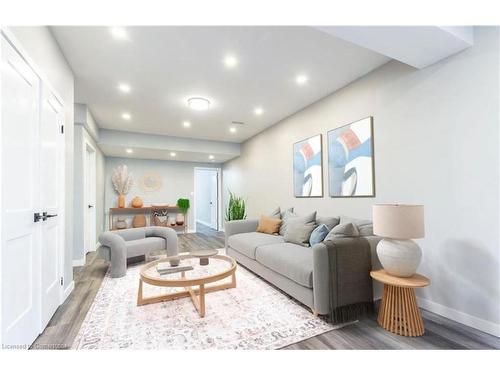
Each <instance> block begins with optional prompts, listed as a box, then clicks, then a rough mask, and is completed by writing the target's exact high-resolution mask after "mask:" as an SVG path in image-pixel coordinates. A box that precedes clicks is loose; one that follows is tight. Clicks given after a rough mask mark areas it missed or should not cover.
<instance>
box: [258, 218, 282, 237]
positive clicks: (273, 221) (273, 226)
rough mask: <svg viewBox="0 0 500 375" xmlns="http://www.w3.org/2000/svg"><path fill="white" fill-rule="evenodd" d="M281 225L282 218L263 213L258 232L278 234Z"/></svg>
mask: <svg viewBox="0 0 500 375" xmlns="http://www.w3.org/2000/svg"><path fill="white" fill-rule="evenodd" d="M280 226H281V219H277V218H272V217H268V216H264V215H262V216H261V217H260V220H259V225H258V226H257V230H256V232H260V233H267V234H278V231H279V230H280Z"/></svg>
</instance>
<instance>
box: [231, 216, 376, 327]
mask: <svg viewBox="0 0 500 375" xmlns="http://www.w3.org/2000/svg"><path fill="white" fill-rule="evenodd" d="M319 221H321V219H320V218H318V219H317V222H319ZM339 221H340V220H337V222H336V223H337V224H338V222H339ZM365 222H366V221H365ZM334 225H335V224H334ZM257 226H258V220H237V221H230V222H226V223H225V236H226V252H227V254H228V255H229V256H231V257H233V258H234V259H235V260H236V261H237V262H238V263H240V264H241V265H243V266H245V267H246V268H248V269H250V270H251V271H253V272H255V273H256V274H258V275H259V276H261V277H262V278H264V279H265V280H267V281H268V282H270V283H272V284H274V285H275V286H277V287H278V288H279V289H281V290H283V291H284V292H286V293H287V294H288V295H290V296H292V297H294V298H295V299H297V300H298V301H300V302H302V303H303V304H304V305H306V306H308V307H309V308H311V310H312V312H313V313H314V314H315V315H317V314H321V315H330V316H331V317H332V319H333V320H334V321H337V322H342V321H349V320H353V319H356V318H357V316H359V313H362V312H364V311H366V310H367V309H370V307H371V305H372V302H373V290H372V281H371V278H370V275H369V273H370V271H371V269H372V256H373V252H374V249H375V246H376V243H377V242H378V237H375V236H373V235H372V234H371V233H370V230H369V229H368V230H366V229H365V231H364V232H363V231H360V235H359V236H357V237H338V238H337V237H336V238H330V239H329V240H325V241H323V242H321V243H318V244H315V245H314V246H312V247H304V246H301V245H298V244H295V243H289V242H285V239H284V236H282V235H271V234H265V233H260V232H256V229H257ZM370 228H371V227H370Z"/></svg>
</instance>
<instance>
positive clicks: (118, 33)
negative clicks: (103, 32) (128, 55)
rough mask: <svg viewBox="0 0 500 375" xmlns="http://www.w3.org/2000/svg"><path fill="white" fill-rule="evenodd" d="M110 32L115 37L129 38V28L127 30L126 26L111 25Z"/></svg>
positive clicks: (120, 38)
mask: <svg viewBox="0 0 500 375" xmlns="http://www.w3.org/2000/svg"><path fill="white" fill-rule="evenodd" d="M109 31H110V33H111V35H112V36H113V38H115V39H119V40H126V39H128V33H127V30H125V28H124V27H116V26H115V27H111V28H110V30H109Z"/></svg>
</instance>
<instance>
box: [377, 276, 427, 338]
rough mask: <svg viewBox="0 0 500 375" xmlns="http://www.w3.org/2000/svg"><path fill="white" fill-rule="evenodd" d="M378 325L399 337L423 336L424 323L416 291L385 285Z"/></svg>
mask: <svg viewBox="0 0 500 375" xmlns="http://www.w3.org/2000/svg"><path fill="white" fill-rule="evenodd" d="M378 323H379V324H380V325H381V326H382V327H384V328H385V329H386V330H388V331H389V332H392V333H396V334H398V335H402V336H412V337H415V336H422V335H423V334H424V323H423V321H422V317H421V316H420V311H419V309H418V305H417V299H416V297H415V290H414V289H413V288H403V287H398V286H393V285H387V284H384V293H383V295H382V302H381V304H380V309H379V312H378Z"/></svg>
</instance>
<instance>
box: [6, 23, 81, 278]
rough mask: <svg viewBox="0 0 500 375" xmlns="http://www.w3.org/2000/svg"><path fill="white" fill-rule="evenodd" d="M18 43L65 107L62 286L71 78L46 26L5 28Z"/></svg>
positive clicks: (68, 271) (69, 223)
mask: <svg viewBox="0 0 500 375" xmlns="http://www.w3.org/2000/svg"><path fill="white" fill-rule="evenodd" d="M8 29H9V30H10V31H11V32H12V33H13V34H14V36H15V37H16V38H17V40H19V42H20V43H21V45H22V47H23V49H24V50H25V51H26V53H27V54H28V55H29V57H30V58H31V59H33V61H34V62H35V64H36V65H37V66H38V68H40V70H41V71H42V72H43V73H44V74H45V76H46V78H47V79H48V81H49V82H50V84H51V85H52V86H53V87H54V90H56V91H57V93H58V94H59V95H61V97H62V99H63V100H64V105H65V122H66V126H65V147H66V148H65V153H66V155H65V156H66V161H65V180H66V191H65V195H66V197H65V211H64V220H65V231H66V233H65V242H66V243H65V246H64V249H65V256H64V286H65V287H67V286H68V285H69V284H70V283H71V281H72V280H73V257H72V253H71V248H72V246H73V123H74V108H73V103H74V76H73V72H72V71H71V68H70V66H69V64H68V63H67V61H66V59H65V57H64V55H63V54H62V53H61V50H60V49H59V45H58V44H57V43H56V41H55V39H54V37H53V36H52V34H51V32H50V30H49V28H48V27H46V26H29V27H27V26H19V27H9V28H8Z"/></svg>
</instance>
